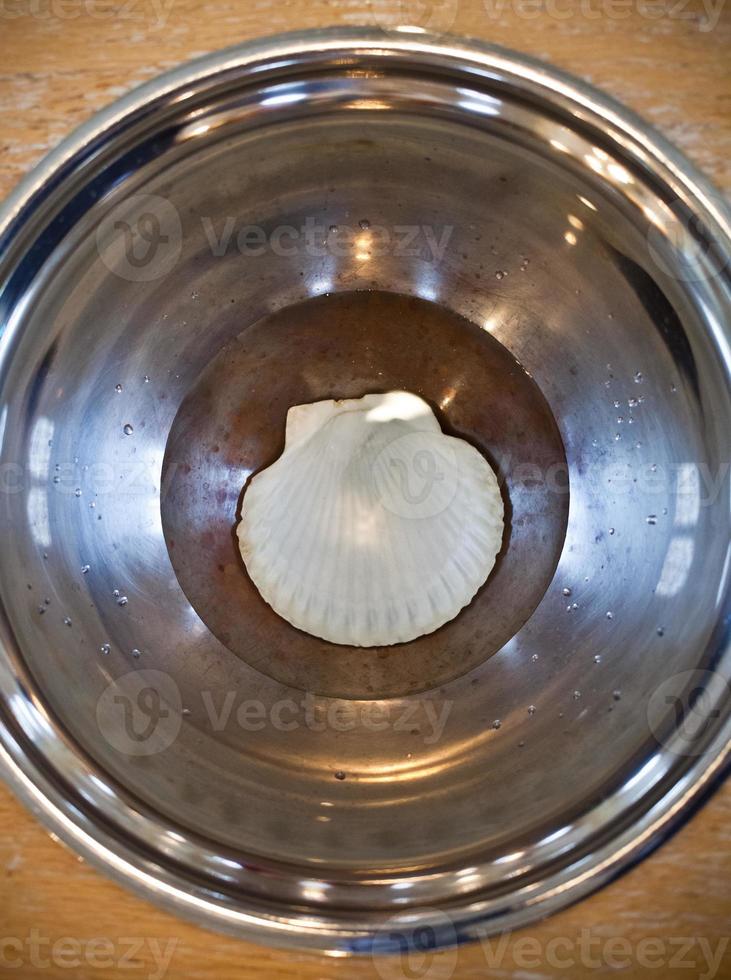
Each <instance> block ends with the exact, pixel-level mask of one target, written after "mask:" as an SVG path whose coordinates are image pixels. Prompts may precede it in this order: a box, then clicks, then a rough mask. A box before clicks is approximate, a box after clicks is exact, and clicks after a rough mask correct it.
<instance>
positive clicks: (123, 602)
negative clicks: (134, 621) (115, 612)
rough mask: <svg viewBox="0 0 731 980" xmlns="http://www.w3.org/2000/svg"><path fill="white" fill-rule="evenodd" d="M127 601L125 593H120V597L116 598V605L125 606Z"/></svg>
mask: <svg viewBox="0 0 731 980" xmlns="http://www.w3.org/2000/svg"><path fill="white" fill-rule="evenodd" d="M128 602H129V599H128V598H127V596H126V595H121V596H120V597H119V598H118V599H117V605H118V606H126V605H127V603H128Z"/></svg>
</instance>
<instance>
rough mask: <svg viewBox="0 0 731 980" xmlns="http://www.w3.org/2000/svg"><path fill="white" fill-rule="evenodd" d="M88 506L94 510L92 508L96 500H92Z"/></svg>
mask: <svg viewBox="0 0 731 980" xmlns="http://www.w3.org/2000/svg"><path fill="white" fill-rule="evenodd" d="M89 506H90V507H91V509H92V510H94V508H95V507H96V501H95V500H92V501H91V503H90V504H89Z"/></svg>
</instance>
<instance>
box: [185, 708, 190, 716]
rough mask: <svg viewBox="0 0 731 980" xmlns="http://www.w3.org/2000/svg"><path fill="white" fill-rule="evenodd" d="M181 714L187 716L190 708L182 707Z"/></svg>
mask: <svg viewBox="0 0 731 980" xmlns="http://www.w3.org/2000/svg"><path fill="white" fill-rule="evenodd" d="M183 714H184V715H185V716H186V717H187V716H188V715H189V714H190V708H183Z"/></svg>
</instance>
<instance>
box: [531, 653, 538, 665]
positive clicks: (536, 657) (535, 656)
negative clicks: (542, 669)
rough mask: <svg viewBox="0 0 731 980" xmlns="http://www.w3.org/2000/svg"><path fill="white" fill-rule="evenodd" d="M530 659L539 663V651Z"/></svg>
mask: <svg viewBox="0 0 731 980" xmlns="http://www.w3.org/2000/svg"><path fill="white" fill-rule="evenodd" d="M530 659H531V663H534V664H536V663H538V654H537V653H534V654H533V656H532V657H531V658H530Z"/></svg>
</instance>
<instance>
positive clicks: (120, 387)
mask: <svg viewBox="0 0 731 980" xmlns="http://www.w3.org/2000/svg"><path fill="white" fill-rule="evenodd" d="M114 390H115V391H116V392H117V394H120V392H121V391H122V386H121V385H115V386H114Z"/></svg>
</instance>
